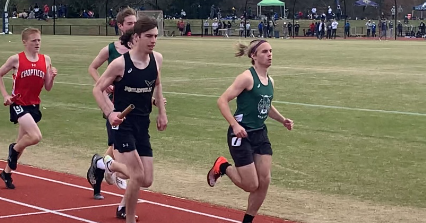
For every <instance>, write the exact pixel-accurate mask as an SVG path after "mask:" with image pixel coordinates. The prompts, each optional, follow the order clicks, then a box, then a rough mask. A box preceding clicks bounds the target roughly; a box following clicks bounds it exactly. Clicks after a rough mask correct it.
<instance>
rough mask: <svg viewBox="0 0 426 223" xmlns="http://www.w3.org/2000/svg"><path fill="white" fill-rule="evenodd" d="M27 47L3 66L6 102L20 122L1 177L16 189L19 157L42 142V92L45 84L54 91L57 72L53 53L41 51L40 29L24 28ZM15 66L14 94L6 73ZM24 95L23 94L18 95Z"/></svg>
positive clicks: (0, 73)
mask: <svg viewBox="0 0 426 223" xmlns="http://www.w3.org/2000/svg"><path fill="white" fill-rule="evenodd" d="M22 42H23V44H24V47H25V49H24V51H23V52H21V53H19V54H15V55H13V56H11V57H9V59H8V60H7V61H6V63H5V64H4V65H3V66H1V67H0V77H2V78H0V91H1V94H2V95H3V98H4V104H5V105H10V121H11V122H13V123H15V124H16V123H19V130H18V138H17V140H16V143H12V144H10V145H9V156H8V159H7V166H6V168H5V169H4V170H3V171H2V172H1V174H0V178H1V179H2V180H3V181H4V182H5V184H6V187H7V188H9V189H14V188H15V186H14V185H13V183H12V170H16V168H17V163H18V158H19V157H20V155H21V154H22V152H23V151H24V149H25V148H27V147H28V146H32V145H35V144H37V143H38V142H40V140H41V132H40V129H39V128H38V126H37V123H38V122H39V121H40V120H41V117H42V114H41V112H40V97H39V96H40V93H41V90H42V88H43V87H44V88H45V89H46V90H47V91H50V90H51V89H52V87H53V80H54V78H55V76H56V74H57V70H56V68H54V67H52V65H51V60H50V57H49V56H47V55H43V54H40V53H39V51H40V45H41V34H40V31H39V30H38V29H35V28H27V29H25V30H24V31H23V32H22ZM11 70H13V71H14V72H13V89H12V95H9V93H8V92H7V91H6V87H5V85H4V82H3V76H4V75H6V74H7V73H8V72H9V71H11ZM17 95H20V97H15V96H17Z"/></svg>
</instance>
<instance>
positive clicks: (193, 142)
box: [0, 35, 426, 222]
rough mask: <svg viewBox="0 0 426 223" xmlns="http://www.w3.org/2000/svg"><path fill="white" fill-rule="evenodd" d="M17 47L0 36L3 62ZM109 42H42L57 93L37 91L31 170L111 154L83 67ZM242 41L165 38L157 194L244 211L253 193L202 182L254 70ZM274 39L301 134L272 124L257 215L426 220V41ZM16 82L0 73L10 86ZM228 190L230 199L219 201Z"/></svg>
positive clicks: (4, 135)
mask: <svg viewBox="0 0 426 223" xmlns="http://www.w3.org/2000/svg"><path fill="white" fill-rule="evenodd" d="M19 40H20V37H19V36H18V35H10V36H0V49H1V50H0V61H1V63H3V62H5V61H6V59H7V57H8V56H10V55H12V54H13V53H16V52H18V51H20V50H22V49H23V47H22V44H21V42H20V41H19ZM112 40H114V39H113V38H112V37H81V36H73V37H69V36H43V41H42V42H43V43H42V53H45V54H48V55H50V56H51V58H52V60H53V64H54V66H56V67H57V68H58V70H59V74H58V76H57V78H56V84H55V86H54V88H53V90H52V91H51V92H45V91H44V92H43V93H42V95H41V99H42V106H43V110H42V112H43V120H42V121H41V122H40V128H41V130H42V133H43V136H44V138H43V141H42V143H40V145H38V146H35V147H34V148H29V149H28V150H29V151H28V154H27V155H26V156H25V155H24V156H23V162H24V163H28V164H32V165H36V166H40V167H45V168H49V169H54V170H58V171H65V172H70V173H74V174H79V175H84V174H85V171H86V169H87V167H88V166H87V165H88V164H89V161H90V157H91V156H92V154H93V153H103V152H104V150H105V149H106V130H105V121H104V119H102V115H101V112H100V110H99V109H98V108H97V105H96V102H95V100H94V98H93V96H92V93H91V91H92V86H93V81H92V79H91V78H90V77H89V75H88V72H87V68H88V66H89V64H90V62H91V61H92V59H93V58H94V57H95V56H96V55H97V53H98V52H99V50H100V49H101V48H102V47H103V46H105V45H107V44H108V43H109V42H110V41H112ZM9 41H11V42H9ZM238 41H239V40H238V39H221V38H217V39H207V38H187V39H185V38H173V39H167V38H165V39H160V40H159V41H158V44H157V46H156V50H157V51H159V52H161V53H162V54H163V56H164V65H163V66H164V67H163V69H162V76H163V88H164V89H163V90H164V91H165V93H164V95H165V97H167V101H168V104H167V114H168V119H169V126H168V128H167V130H166V131H165V132H158V131H157V130H156V128H155V124H154V125H152V126H151V137H152V138H151V139H152V146H153V149H154V156H155V157H156V162H158V170H157V172H156V179H155V181H156V182H155V183H154V186H153V190H156V191H161V192H164V193H169V194H173V195H177V196H185V197H189V198H192V199H197V200H203V201H208V202H212V203H217V204H221V205H228V206H232V207H236V208H244V207H245V206H244V205H245V204H246V201H245V199H246V195H245V194H244V193H240V192H239V190H237V189H236V188H235V187H234V186H232V185H231V183H230V182H229V180H228V179H226V178H223V179H222V182H221V183H220V184H219V185H218V188H214V189H211V188H209V187H208V186H207V184H206V183H205V182H204V181H205V174H206V173H207V170H208V169H209V168H210V166H211V165H212V162H213V161H214V160H215V158H216V157H217V156H218V155H224V156H226V157H228V158H230V155H229V152H228V149H227V145H226V130H227V122H226V121H225V120H224V118H223V117H222V116H221V115H220V112H219V110H218V109H217V106H216V99H217V97H218V96H219V95H220V94H221V93H222V92H223V91H224V90H225V89H226V88H227V87H228V86H229V85H230V84H231V83H232V81H233V79H234V78H235V77H236V75H238V74H239V73H241V72H242V71H244V69H246V68H248V67H249V65H250V63H249V59H248V58H246V57H245V58H235V57H233V52H234V48H233V46H234V44H235V43H236V42H238ZM242 41H243V42H248V41H249V40H242ZM270 42H271V44H272V47H273V58H274V59H273V66H272V67H271V68H270V75H271V76H272V77H273V78H274V80H275V85H276V88H275V97H274V100H275V102H274V105H275V106H276V107H277V108H278V109H279V111H281V113H282V114H284V115H285V116H286V117H288V118H291V119H293V120H294V122H295V128H294V130H293V131H287V130H286V129H285V128H284V127H283V126H281V125H280V124H279V123H277V122H274V121H273V120H268V121H267V125H268V128H269V134H270V139H271V142H272V145H273V149H274V156H273V173H272V186H271V193H270V194H269V196H268V199H267V200H266V202H265V206H264V208H263V209H262V213H266V214H270V215H276V216H280V217H283V218H291V219H294V220H303V221H307V222H367V220H368V222H423V221H424V219H425V218H424V216H425V215H426V212H425V210H424V208H425V207H426V205H425V204H426V196H425V191H426V187H425V179H424V176H425V170H426V162H425V161H426V150H424V148H425V145H426V139H425V137H424V133H425V132H426V101H425V100H424V96H425V95H426V88H425V87H424V85H425V83H426V77H425V76H424V74H423V72H424V70H425V68H424V58H425V57H426V51H424V50H421V49H422V48H423V47H425V43H424V42H417V41H415V42H414V41H381V42H379V41H343V40H341V41H318V40H270ZM104 68H105V67H103V69H104ZM103 69H102V70H103ZM10 78H11V75H10V74H8V75H7V76H5V83H6V85H7V88H8V90H9V91H10V89H11V85H12V81H11V79H10ZM231 107H232V110H234V103H232V106H231ZM156 113H157V111H156V110H155V109H154V111H153V114H152V116H151V120H152V121H153V123H155V117H156ZM0 117H1V119H0V145H2V147H3V148H2V149H1V150H0V155H2V157H3V158H5V157H6V153H7V147H6V146H7V145H8V144H9V143H10V142H11V141H12V140H14V139H15V137H16V127H15V126H14V125H13V124H12V123H10V122H9V120H8V119H9V109H8V108H6V107H4V108H3V109H0ZM166 176H167V177H166ZM16 184H17V186H19V182H16ZM223 188H225V189H226V190H229V191H230V192H229V194H228V195H229V196H230V197H232V196H233V197H234V198H233V199H235V202H230V200H229V198H226V197H221V198H218V196H219V195H222V194H223V193H224V192H223V190H224V189H223ZM241 205H242V206H241ZM390 209H392V210H394V211H395V212H393V211H389V210H390ZM371 210H374V211H371ZM398 210H399V211H398ZM389 212H390V213H389ZM357 219H358V220H357ZM364 220H365V221H364Z"/></svg>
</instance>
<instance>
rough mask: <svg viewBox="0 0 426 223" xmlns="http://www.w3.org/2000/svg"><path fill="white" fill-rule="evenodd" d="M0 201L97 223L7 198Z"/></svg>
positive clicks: (88, 222) (1, 198) (0, 198)
mask: <svg viewBox="0 0 426 223" xmlns="http://www.w3.org/2000/svg"><path fill="white" fill-rule="evenodd" d="M0 200H2V201H6V202H9V203H13V204H17V205H21V206H24V207H28V208H33V209H36V210H39V211H44V212H47V213H50V214H56V215H59V216H62V217H66V218H71V219H74V220H78V221H82V222H87V223H97V222H96V221H91V220H88V219H85V218H79V217H76V216H73V215H69V214H64V213H61V212H57V211H52V210H49V209H46V208H42V207H38V206H35V205H31V204H26V203H23V202H19V201H14V200H11V199H7V198H4V197H0Z"/></svg>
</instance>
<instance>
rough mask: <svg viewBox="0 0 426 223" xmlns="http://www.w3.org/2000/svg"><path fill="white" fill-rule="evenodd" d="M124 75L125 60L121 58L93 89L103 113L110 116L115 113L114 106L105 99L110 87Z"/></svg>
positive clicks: (111, 65) (109, 67) (107, 70)
mask: <svg viewBox="0 0 426 223" xmlns="http://www.w3.org/2000/svg"><path fill="white" fill-rule="evenodd" d="M123 73H124V59H123V57H122V56H121V57H119V58H117V59H115V60H114V61H113V62H112V63H111V64H110V65H109V66H108V67H107V69H106V70H105V72H104V73H103V74H102V76H101V77H100V78H99V80H98V81H97V82H96V84H95V87H94V88H93V96H94V97H95V99H96V102H97V103H98V106H99V107H100V108H101V110H102V112H103V113H104V114H105V115H106V116H107V117H108V115H109V114H110V113H111V112H112V111H114V105H113V104H112V102H111V100H109V98H108V97H105V92H104V91H105V89H106V88H107V87H108V86H110V85H111V84H112V83H113V82H114V80H115V79H116V78H117V77H119V76H120V74H123Z"/></svg>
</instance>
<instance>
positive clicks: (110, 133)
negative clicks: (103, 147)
mask: <svg viewBox="0 0 426 223" xmlns="http://www.w3.org/2000/svg"><path fill="white" fill-rule="evenodd" d="M106 128H107V135H108V146H113V145H114V132H115V131H113V130H112V128H111V124H110V123H109V120H108V119H107V120H106Z"/></svg>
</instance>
